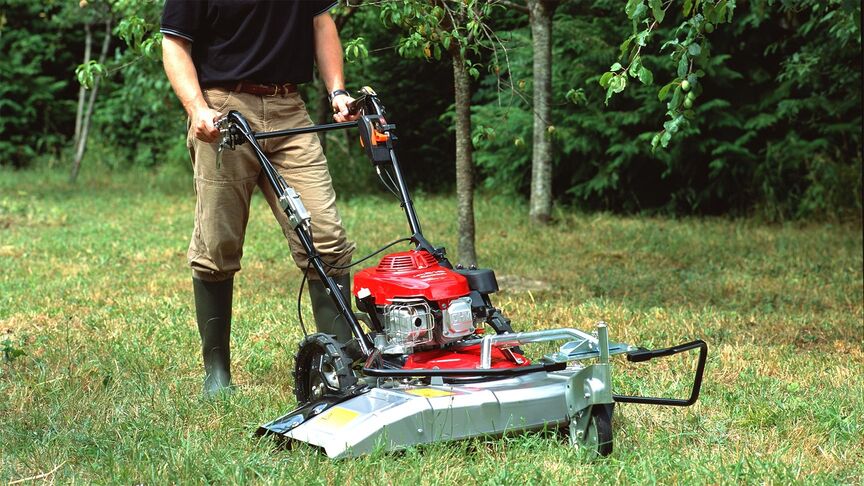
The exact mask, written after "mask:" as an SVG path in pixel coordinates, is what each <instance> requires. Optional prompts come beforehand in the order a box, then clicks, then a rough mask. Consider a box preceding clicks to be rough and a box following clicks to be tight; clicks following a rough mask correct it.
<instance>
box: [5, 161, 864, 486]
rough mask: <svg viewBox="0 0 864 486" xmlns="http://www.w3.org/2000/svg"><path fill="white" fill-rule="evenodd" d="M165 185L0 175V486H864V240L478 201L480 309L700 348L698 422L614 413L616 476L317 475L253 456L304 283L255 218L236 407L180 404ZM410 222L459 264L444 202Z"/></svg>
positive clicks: (661, 384) (282, 402)
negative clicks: (538, 222)
mask: <svg viewBox="0 0 864 486" xmlns="http://www.w3.org/2000/svg"><path fill="white" fill-rule="evenodd" d="M175 172H177V173H172V172H167V173H162V174H157V175H150V174H143V173H129V174H113V175H112V176H111V177H110V178H109V177H108V176H98V175H96V176H94V175H85V179H84V180H83V181H82V182H80V183H79V185H78V186H68V185H66V183H65V182H63V181H62V178H61V177H62V174H61V175H54V174H50V173H47V172H23V173H22V172H9V171H0V265H2V268H3V271H2V273H0V349H2V351H3V355H4V358H3V361H2V364H0V424H2V427H0V481H2V482H7V481H14V480H17V479H22V478H27V477H33V476H37V475H40V474H45V473H49V472H50V474H49V475H47V476H45V477H44V479H46V480H56V481H59V482H86V483H89V482H98V483H104V482H109V481H110V482H118V483H162V482H167V481H171V482H184V483H186V482H226V483H242V482H258V481H262V482H289V483H304V484H305V483H325V484H340V483H346V482H348V483H373V482H374V483H382V484H406V483H409V484H410V483H416V484H437V483H466V482H481V483H484V484H498V483H505V484H512V483H532V484H533V483H557V484H568V483H575V482H577V481H580V482H581V481H586V482H602V483H610V482H627V483H669V482H674V483H685V484H689V483H718V482H734V483H738V482H768V483H781V484H782V483H787V482H802V483H860V482H861V481H862V480H864V466H862V462H864V453H862V445H864V444H862V436H864V425H862V416H864V384H862V382H864V340H862V319H864V309H862V300H864V284H862V278H864V277H862V265H864V264H862V236H861V226H860V222H858V223H856V224H840V225H838V224H833V225H831V224H815V223H808V224H788V225H779V226H763V225H759V224H757V223H756V222H753V221H749V220H727V219H681V220H675V219H665V218H638V217H619V216H612V215H607V214H591V215H586V214H569V213H568V214H559V217H558V222H557V223H556V224H554V225H552V226H550V227H548V228H542V229H537V228H533V227H531V226H530V225H529V224H528V223H527V212H526V209H525V208H524V207H523V206H522V205H520V204H518V203H514V202H512V201H509V200H507V199H504V198H480V199H479V200H478V202H477V208H476V211H477V227H478V231H479V233H478V238H477V239H478V251H479V259H480V261H481V263H482V264H483V265H485V266H489V267H491V268H494V269H495V270H496V272H497V273H498V275H499V277H500V278H501V281H502V282H508V283H509V284H508V285H509V287H505V288H503V289H502V291H501V292H500V293H499V294H497V295H496V296H495V302H496V304H497V305H499V306H500V307H502V308H503V309H504V311H505V313H506V314H508V315H509V316H510V317H511V318H513V321H514V326H515V327H516V328H517V329H519V330H528V329H542V328H549V327H562V326H573V327H579V328H582V329H590V327H591V326H592V324H593V323H594V322H596V321H598V320H605V321H607V322H608V323H609V325H610V333H611V337H612V339H613V340H615V341H624V342H628V343H633V344H637V345H644V346H648V347H652V346H654V347H659V346H664V345H670V344H677V343H678V342H683V341H685V340H690V339H695V338H699V337H702V338H704V339H705V340H706V341H708V342H709V345H710V346H711V350H710V355H709V361H708V368H707V372H706V378H705V384H704V387H703V391H702V396H701V398H700V401H699V403H698V404H697V405H695V406H694V407H691V408H687V409H673V408H660V407H646V406H637V405H619V406H618V407H616V413H615V418H614V421H615V424H614V431H615V452H614V453H613V454H612V456H611V457H609V458H607V459H604V460H599V461H595V462H590V461H588V460H587V459H586V457H585V456H584V454H582V453H581V451H578V450H574V449H572V448H571V447H569V446H568V445H567V443H566V440H564V439H562V438H561V437H559V436H557V435H555V434H554V433H533V434H523V435H516V436H508V437H504V438H489V439H473V440H467V441H462V442H456V443H449V444H435V445H431V446H424V447H417V448H411V449H409V450H407V451H405V452H402V453H396V454H385V453H376V454H373V455H371V456H367V457H363V458H359V459H352V460H345V461H338V462H334V461H330V460H328V459H327V458H326V457H325V456H323V455H322V454H320V453H318V452H317V451H315V450H313V449H312V448H309V447H305V446H301V447H298V448H296V449H294V450H291V451H274V450H273V449H272V444H271V442H270V441H269V440H257V439H252V438H251V432H252V430H253V429H254V428H255V427H256V426H257V425H258V424H260V423H262V422H264V421H267V420H270V419H272V418H275V417H276V416H278V415H280V414H282V413H284V412H285V411H287V410H288V409H290V408H291V407H292V406H293V405H294V401H293V398H292V394H291V380H290V373H291V369H292V365H293V362H292V361H293V357H292V355H293V353H294V352H295V350H296V343H297V342H298V341H299V339H300V337H301V333H300V330H299V326H298V325H297V318H296V309H295V303H294V302H295V299H296V292H297V286H298V284H299V280H300V279H299V272H298V271H297V270H296V269H294V268H293V265H292V263H291V259H290V256H289V255H288V251H287V247H286V244H285V243H284V241H283V239H282V237H281V232H280V231H279V229H278V228H277V227H276V225H275V222H274V221H273V220H272V216H271V215H270V214H269V210H268V209H267V208H266V207H265V204H264V203H263V201H262V200H261V198H260V197H256V198H255V200H254V209H253V212H252V217H251V220H250V222H249V233H248V238H247V241H246V247H245V248H246V251H245V256H244V260H243V265H244V270H243V272H241V273H240V274H239V276H238V278H237V295H236V297H235V302H236V305H235V322H234V325H233V328H234V333H233V335H232V341H233V353H234V354H233V356H234V363H233V366H234V377H235V380H236V382H237V384H238V385H239V389H238V392H237V393H235V394H234V395H233V396H231V397H230V398H227V399H224V400H220V401H214V402H208V401H204V400H202V399H200V398H199V387H200V380H201V374H202V370H201V365H200V358H199V348H198V346H199V342H198V336H197V331H196V329H195V326H194V322H193V310H192V299H191V290H190V282H189V275H190V274H189V271H188V268H187V267H186V261H185V252H186V246H187V244H188V238H189V235H190V231H191V223H192V214H193V203H194V201H193V196H192V195H191V190H190V189H189V186H190V184H189V183H188V178H187V177H188V176H186V175H185V174H184V173H182V171H175ZM417 206H418V208H419V212H420V216H421V220H422V222H423V223H424V229H425V230H426V233H427V236H428V237H430V238H431V239H432V240H433V241H434V242H436V243H438V244H443V245H445V246H448V247H451V248H455V240H456V220H455V217H454V215H455V202H454V201H453V200H452V199H451V198H446V197H431V196H423V197H419V198H417ZM340 209H341V211H342V213H343V215H344V219H345V221H346V225H347V227H348V230H349V233H350V235H351V236H352V237H353V238H354V239H355V240H356V241H357V243H358V252H357V255H363V254H366V253H368V252H369V251H371V250H373V249H375V248H377V247H379V246H382V245H384V244H385V243H387V242H389V241H390V240H393V239H395V238H397V237H399V236H402V235H404V233H405V231H406V224H405V221H404V218H403V216H402V214H401V211H400V209H399V207H398V204H396V203H394V202H393V201H392V200H391V199H387V198H384V197H380V198H376V197H363V198H357V199H346V200H341V204H340ZM451 256H454V257H456V256H455V255H451ZM454 260H456V261H458V257H457V258H454ZM526 288H527V289H528V290H526ZM304 312H305V315H306V316H307V320H309V321H311V313H310V312H309V309H308V307H305V308H304ZM16 351H23V352H24V353H26V355H24V356H18V357H15V356H14V355H16V354H18V353H17V352H16ZM692 367H693V357H692V356H690V357H686V358H672V359H667V360H661V361H656V362H653V363H652V364H650V365H641V366H637V365H631V364H628V363H626V362H624V361H622V360H616V361H615V369H614V374H615V386H616V391H618V392H621V393H652V394H678V395H679V396H680V395H682V394H684V393H686V391H687V387H688V386H689V383H688V380H689V379H690V377H691V374H692ZM52 471H53V472H52Z"/></svg>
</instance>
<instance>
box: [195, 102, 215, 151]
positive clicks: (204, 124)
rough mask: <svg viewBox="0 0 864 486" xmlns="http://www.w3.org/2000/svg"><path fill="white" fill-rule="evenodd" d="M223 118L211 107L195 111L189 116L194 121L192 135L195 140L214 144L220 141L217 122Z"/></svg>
mask: <svg viewBox="0 0 864 486" xmlns="http://www.w3.org/2000/svg"><path fill="white" fill-rule="evenodd" d="M221 116H222V114H221V113H219V112H218V111H216V110H214V109H211V108H210V107H209V106H204V107H203V108H198V109H195V110H193V111H192V112H191V113H190V114H189V118H190V119H191V120H192V133H194V134H195V138H197V139H198V140H201V141H202V142H207V143H213V142H215V141H216V140H218V139H219V129H218V128H216V123H215V122H216V120H218V119H219V118H220V117H221Z"/></svg>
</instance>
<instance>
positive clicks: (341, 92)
mask: <svg viewBox="0 0 864 486" xmlns="http://www.w3.org/2000/svg"><path fill="white" fill-rule="evenodd" d="M339 95H345V96H351V93H349V92H347V91H345V90H344V89H335V90H333V92H332V93H330V94H329V95H328V96H329V97H330V103H333V98H335V97H337V96H339Z"/></svg>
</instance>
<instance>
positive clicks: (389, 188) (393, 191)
mask: <svg viewBox="0 0 864 486" xmlns="http://www.w3.org/2000/svg"><path fill="white" fill-rule="evenodd" d="M375 173H376V174H378V180H380V181H381V184H382V185H383V186H384V187H386V188H387V190H388V191H390V193H391V194H393V196H394V197H396V199H399V200H401V199H402V198H401V197H399V194H397V193H396V191H395V190H394V189H393V188H392V187H391V186H390V184H388V183H387V181H385V180H384V177H383V176H382V175H381V167H380V166H378V167H375ZM387 176H388V177H389V176H390V174H389V173H388V174H387ZM390 180H393V178H392V177H391V178H390Z"/></svg>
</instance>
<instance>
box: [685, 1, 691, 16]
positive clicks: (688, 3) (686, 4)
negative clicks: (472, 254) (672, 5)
mask: <svg viewBox="0 0 864 486" xmlns="http://www.w3.org/2000/svg"><path fill="white" fill-rule="evenodd" d="M692 8H693V0H684V16H685V17H686V16H688V15H690V9H692Z"/></svg>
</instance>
